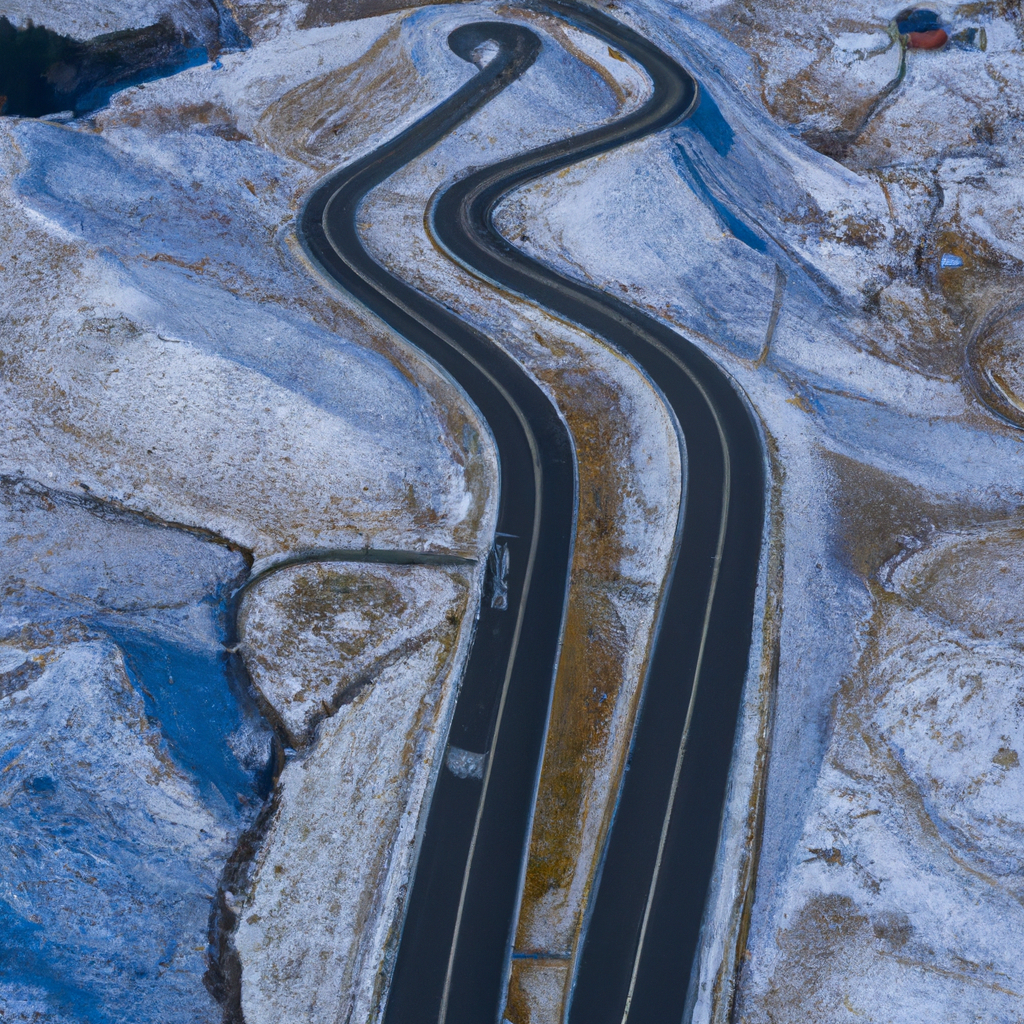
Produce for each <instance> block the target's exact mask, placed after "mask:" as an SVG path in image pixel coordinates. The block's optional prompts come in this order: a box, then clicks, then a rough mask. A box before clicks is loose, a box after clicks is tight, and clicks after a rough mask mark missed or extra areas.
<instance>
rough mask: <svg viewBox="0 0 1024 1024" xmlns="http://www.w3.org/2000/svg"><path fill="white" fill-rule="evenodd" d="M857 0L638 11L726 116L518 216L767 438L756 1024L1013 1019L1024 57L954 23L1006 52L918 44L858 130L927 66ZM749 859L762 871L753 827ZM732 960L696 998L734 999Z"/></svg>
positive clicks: (957, 21) (532, 240)
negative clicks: (732, 398) (771, 587)
mask: <svg viewBox="0 0 1024 1024" xmlns="http://www.w3.org/2000/svg"><path fill="white" fill-rule="evenodd" d="M855 6H856V8H857V9H856V10H854V9H852V8H846V7H844V9H843V10H842V11H839V10H837V9H835V8H833V7H831V6H830V5H822V6H816V7H815V8H814V9H813V10H812V9H811V8H810V7H807V8H806V9H805V8H800V9H794V8H793V7H792V6H791V5H788V4H773V3H770V2H769V3H765V4H759V5H757V6H756V7H753V8H749V9H748V8H746V7H742V6H740V5H734V4H689V5H686V11H685V12H684V11H683V10H681V9H680V8H679V7H675V6H669V5H662V4H658V3H654V2H650V3H644V4H636V5H633V6H631V7H629V8H626V6H625V5H620V6H617V8H616V10H617V13H618V14H619V15H620V16H625V17H627V18H629V19H630V20H632V21H633V22H634V23H635V24H637V25H638V26H641V27H643V28H644V29H645V30H646V32H647V34H649V35H650V36H651V37H652V38H656V39H658V40H659V42H660V43H661V45H663V46H665V47H666V49H668V50H669V51H670V52H673V53H674V54H676V56H677V57H678V58H679V59H680V60H681V62H682V63H683V64H684V65H685V66H686V67H688V68H689V69H691V70H692V71H693V72H694V74H695V75H696V77H697V78H698V79H699V81H700V84H701V87H702V90H703V97H702V104H701V108H700V109H699V110H698V111H697V113H696V115H695V117H693V118H691V119H690V120H689V121H688V122H684V123H682V124H681V125H679V126H678V127H677V128H675V129H673V130H671V131H670V132H667V133H665V134H664V135H663V136H661V137H660V138H658V139H654V140H648V141H645V142H640V143H636V144H634V145H632V146H630V147H627V148H625V149H624V150H622V151H621V152H619V153H616V154H612V155H610V156H608V157H605V158H603V159H601V160H595V161H591V162H590V163H589V164H584V165H581V166H579V167H578V168H575V169H574V170H573V171H571V172H569V173H568V174H566V175H562V176H560V177H559V178H557V179H552V180H547V181H544V182H541V183H538V184H537V185H535V186H531V187H530V188H527V189H524V190H523V191H522V192H521V193H519V194H518V195H517V196H516V197H514V198H513V199H512V200H510V201H509V202H508V203H507V204H506V206H505V208H504V210H503V211H502V213H501V223H502V227H503V230H504V231H505V232H506V234H507V235H508V237H510V238H513V239H519V241H520V244H522V245H523V247H524V248H527V249H529V251H531V252H532V253H533V254H534V255H536V256H538V257H539V258H541V259H546V260H547V261H548V262H550V263H551V264H552V265H554V266H557V267H559V268H561V269H563V270H565V271H566V272H568V273H571V274H574V275H577V276H580V277H583V278H584V279H589V280H593V281H597V282H600V283H607V284H609V285H612V284H615V285H616V286H617V285H618V284H620V283H622V284H625V285H626V286H627V288H628V289H629V293H630V295H631V297H632V298H633V301H635V302H637V303H638V304H639V305H642V306H644V307H646V308H648V309H650V310H652V311H654V312H655V313H656V314H658V315H661V316H664V317H665V318H667V319H668V320H669V321H670V322H674V323H676V324H678V325H679V326H680V328H681V329H683V330H684V331H685V332H686V333H687V334H688V335H689V336H690V337H692V338H694V339H695V340H697V341H698V342H699V343H701V344H703V345H704V346H705V347H706V349H707V350H708V351H709V352H710V353H712V354H713V355H714V356H715V357H716V358H717V359H719V361H720V362H721V363H722V364H723V365H724V366H725V367H726V368H727V369H728V370H729V371H730V372H731V373H732V374H733V375H734V376H735V377H736V378H737V380H738V381H739V383H740V384H741V385H742V386H743V388H744V389H745V391H746V392H747V394H748V395H749V396H750V398H751V400H752V402H753V403H754V406H755V408H756V409H757V411H758V413H759V414H760V416H761V418H762V422H763V424H764V428H765V430H766V433H767V435H768V438H769V441H770V442H771V447H772V450H773V453H774V458H773V463H774V468H775V476H776V494H777V502H776V506H775V509H774V520H773V523H772V524H771V525H772V529H773V542H774V543H775V545H776V551H777V554H779V556H780V557H781V571H782V579H783V583H782V592H781V602H780V603H781V607H780V608H774V606H773V603H772V602H771V601H769V602H768V605H767V607H768V609H769V611H770V612H772V611H773V608H774V611H773V615H772V619H773V621H770V622H769V623H768V626H769V629H768V630H767V633H766V635H767V636H768V637H769V639H771V636H772V633H773V632H774V631H776V630H777V631H778V633H779V644H780V648H779V660H778V676H777V680H776V681H775V686H776V689H775V704H774V727H773V731H772V732H771V734H770V735H769V736H766V737H765V742H764V743H763V744H762V750H763V756H764V757H765V758H766V759H767V763H768V765H769V769H768V774H767V788H766V795H765V806H764V826H763V837H762V844H761V849H760V864H759V870H758V873H757V877H756V890H755V889H754V887H753V886H750V887H749V888H748V890H747V892H746V893H744V892H743V890H742V887H740V888H737V887H735V882H734V880H731V879H728V878H725V877H724V876H723V878H722V879H721V885H722V890H721V892H720V893H719V894H718V895H719V899H718V902H717V903H716V904H715V907H716V914H717V917H716V918H715V919H714V920H712V921H710V922H709V924H710V925H712V926H713V927H711V928H710V929H709V934H713V933H715V932H716V929H718V933H717V936H716V938H715V941H717V942H719V943H724V952H725V955H726V960H727V962H728V961H730V960H731V957H732V956H733V955H735V954H732V953H731V952H730V950H729V944H730V942H732V943H734V942H735V941H736V936H737V935H741V934H742V927H741V926H742V922H743V907H744V904H745V903H746V906H747V911H748V912H749V914H750V918H749V921H750V931H749V936H748V937H747V940H746V946H745V949H744V948H741V949H739V950H738V953H740V954H741V956H740V958H739V961H738V962H739V963H741V964H742V983H741V986H740V991H739V999H738V1003H737V1011H736V1012H737V1013H738V1014H739V1017H740V1019H743V1020H746V1021H750V1022H754V1021H769V1020H770V1021H798V1020H815V1021H846V1020H850V1021H852V1020H855V1019H858V1018H860V1017H863V1016H866V1017H867V1018H868V1019H874V1020H893V1021H898V1020H899V1021H902V1020H917V1019H922V1018H923V1017H927V1018H929V1019H932V1018H936V1019H944V1020H974V1019H986V1020H1001V1021H1003V1020H1005V1021H1010V1020H1015V1019H1017V1011H1016V1010H1015V1009H1014V1007H1015V1006H1016V1005H1017V1004H1018V1003H1019V998H1020V996H1019V993H1021V992H1024V977H1022V974H1021V970H1020V966H1019V957H1017V956H1016V953H1015V951H1016V949H1017V948H1018V945H1019V941H1020V934H1021V928H1022V927H1024V915H1022V914H1021V913H1020V912H1019V906H1020V903H1019V895H1018V892H1017V881H1016V876H1015V872H1016V868H1015V864H1016V859H1015V858H1017V857H1019V856H1020V854H1021V852H1022V849H1024V848H1022V846H1021V825H1020V822H1019V821H1018V820H1017V814H1016V812H1015V811H1013V810H1012V808H1013V807H1014V806H1016V801H1015V796H1014V794H1015V793H1016V788H1017V783H1016V782H1015V781H1014V780H1015V779H1016V772H1017V767H1016V766H1017V751H1018V749H1019V747H1020V743H1021V725H1022V723H1021V722H1020V720H1019V712H1018V710H1017V708H1018V702H1019V685H1020V684H1019V679H1020V672H1021V644H1022V642H1024V637H1022V635H1021V633H1020V631H1019V628H1017V627H1016V626H1015V625H1014V622H1015V620H1014V619H1013V616H1011V615H1008V614H1007V612H1006V611H1005V609H1006V608H1007V607H1009V606H1012V602H1013V599H1012V598H1009V599H1007V598H1006V597H1005V596H1003V595H1005V594H1008V593H1012V592H1013V587H1014V585H1015V584H1014V582H1013V581H1014V580H1015V579H1016V576H1015V573H1016V567H1015V564H1016V561H1017V560H1019V557H1020V550H1021V549H1020V535H1019V530H1018V525H1017V524H1018V523H1019V515H1020V512H1019V510H1020V507H1021V501H1022V498H1024V494H1022V490H1021V485H1020V480H1021V469H1022V468H1024V467H1022V465H1021V455H1022V453H1021V444H1020V436H1019V434H1018V432H1017V431H1016V430H1015V429H1013V428H1011V427H1010V426H1009V425H1008V424H1007V423H1006V421H1005V420H1002V419H1000V418H999V417H998V416H996V415H994V414H993V411H991V409H990V408H989V407H987V406H986V405H985V404H984V401H983V399H984V400H985V401H989V402H990V404H991V405H992V406H994V407H995V410H996V411H998V412H1010V413H1012V412H1013V410H1014V409H1015V408H1016V406H1015V404H1014V403H1015V402H1016V401H1019V399H1017V398H1016V397H1015V393H1014V392H1013V386H1014V384H1015V383H1016V381H1017V380H1018V379H1019V378H1018V377H1016V376H1014V375H1013V374H1014V373H1016V371H1014V370H1010V369H1008V368H1009V367H1012V366H1013V356H1014V354H1015V353H1016V352H1017V351H1018V350H1019V348H1018V347H1015V346H1019V343H1018V342H1017V340H1016V339H1017V336H1018V335H1017V332H1016V331H1015V330H1011V329H1008V327H1007V325H1008V324H1010V323H1012V316H1013V314H1012V313H1011V312H1010V311H1011V310H1014V309H1015V307H1016V305H1017V303H1018V302H1019V298H1018V291H1017V285H1016V282H1015V269H1014V268H1017V267H1019V257H1018V255H1017V252H1018V246H1019V245H1020V241H1021V234H1020V230H1021V229H1020V224H1021V221H1020V218H1019V216H1018V214H1019V210H1020V197H1021V195H1022V194H1024V189H1022V176H1021V172H1020V144H1019V140H1020V121H1019V115H1018V113H1017V110H1016V106H1015V104H1016V103H1017V100H1016V98H1015V97H1016V96H1018V95H1019V87H1015V86H1014V85H1013V83H1015V82H1017V81H1019V77H1020V75H1021V73H1022V64H1021V43H1020V39H1019V37H1018V35H1017V31H1016V27H1015V23H1014V21H1013V17H1012V15H1005V14H1004V15H1000V14H999V12H997V11H995V10H989V9H987V8H985V9H980V8H979V9H974V8H971V9H970V10H969V9H967V8H963V9H961V10H960V11H959V12H954V11H952V10H949V11H946V10H943V13H944V15H945V16H946V17H947V19H949V21H948V22H947V23H950V22H952V24H951V25H950V31H951V34H954V35H955V32H960V31H962V30H963V29H966V28H969V27H970V26H972V25H973V26H976V27H978V28H981V27H984V28H985V29H986V33H985V41H986V47H987V48H986V49H985V50H982V49H980V47H979V46H978V45H967V44H966V43H965V42H959V43H955V44H953V45H951V46H950V48H949V49H947V50H945V51H940V52H937V53H924V52H910V53H908V54H907V71H906V76H905V78H904V80H903V81H902V82H901V83H900V84H899V87H898V88H896V89H894V90H893V91H892V92H891V93H889V94H888V95H887V96H886V97H883V100H882V101H881V102H880V104H879V105H878V107H877V109H876V111H875V112H874V114H873V116H872V117H871V119H870V120H868V121H867V122H866V123H865V124H864V125H863V126H861V125H860V122H859V121H858V119H857V118H858V114H857V111H858V110H859V111H860V112H861V114H863V113H866V112H867V111H868V110H869V109H870V108H871V106H872V104H873V101H874V99H875V98H877V97H878V95H879V94H880V93H881V92H883V91H884V90H885V89H886V87H887V85H888V83H889V82H890V81H891V80H892V79H893V78H894V77H895V75H896V73H897V71H898V66H899V59H900V54H899V52H898V46H897V45H896V44H893V45H892V46H890V45H888V44H889V38H888V37H887V36H886V35H885V33H886V30H887V27H888V21H889V19H890V18H891V17H892V16H893V14H894V13H895V12H894V11H891V10H889V9H888V8H883V7H881V6H880V5H878V4H871V3H862V4H859V5H855ZM954 30H955V32H954ZM855 36H856V38H854V37H855ZM862 37H863V38H862ZM976 38H978V37H977V35H976ZM855 43H856V45H854V44H855ZM876 44H877V45H876ZM741 47H746V49H743V48H741ZM986 126H988V127H986ZM854 127H857V128H858V129H859V130H858V131H857V132H854V131H853V128H854ZM798 133H802V134H803V138H800V136H799V134H798ZM827 133H832V137H831V138H828V137H826V135H827ZM843 133H845V134H843ZM837 139H838V142H837ZM808 142H813V143H814V145H816V146H818V147H819V148H820V149H823V150H826V151H827V152H828V153H830V154H831V155H825V154H824V153H823V154H819V153H818V152H817V151H815V149H814V148H812V146H811V145H809V144H808ZM839 143H842V145H841V146H840V145H839ZM835 156H841V157H842V158H843V160H844V161H845V163H840V162H837V161H836V160H835V159H833V157H835ZM610 237H614V238H615V239H616V245H615V246H609V245H608V244H607V242H606V239H608V238H610ZM943 255H946V256H947V259H946V260H945V261H944V260H943V259H942V257H943ZM950 257H956V259H950ZM958 261H959V263H958ZM979 337H981V340H982V343H981V344H979V343H978V338H979ZM969 351H971V352H973V353H975V354H974V355H973V356H972V357H970V360H969ZM985 360H987V362H985ZM969 361H973V363H974V365H973V366H972V369H973V370H974V373H975V377H974V378H972V376H971V375H970V374H968V373H967V372H966V369H967V366H968V364H969ZM979 363H981V364H982V365H981V367H980V369H981V370H982V371H983V372H984V371H985V370H986V368H987V367H991V368H992V369H989V370H988V371H987V372H988V374H989V388H990V391H992V390H994V389H995V388H994V385H999V386H1001V388H1002V392H1001V394H1002V399H1001V401H1002V403H1003V404H1002V406H1001V407H1000V405H999V404H998V402H997V401H995V400H992V399H991V397H990V396H989V395H985V394H984V391H983V390H980V391H979V389H976V387H975V384H974V380H975V379H976V377H977V373H978V364H979ZM1000 370H1002V371H1003V372H1002V373H1000V372H999V371H1000ZM993 375H994V376H993ZM1007 392H1008V394H1007ZM979 393H980V394H981V398H979ZM1018 415H1019V413H1018ZM1011 552H1012V554H1011ZM894 559H895V560H896V562H898V563H899V564H898V566H897V565H896V563H894V561H893V560H894ZM918 581H920V582H918ZM766 664H768V665H770V659H769V660H768V661H767V662H766ZM754 682H755V680H754V679H752V680H751V684H752V685H751V687H750V695H751V700H752V701H753V699H754V698H755V696H756V694H757V693H758V690H757V688H756V687H754V685H753V683H754ZM756 738H757V735H756V730H754V729H753V727H751V730H750V731H749V733H748V734H746V735H745V736H744V737H741V741H742V742H741V748H740V749H741V753H743V755H744V759H743V761H742V763H743V764H746V765H747V766H748V768H749V769H750V770H752V771H753V770H755V769H756V766H757V764H758V759H757V744H756V743H755V742H754V741H755V740H756ZM739 795H740V796H742V797H744V799H742V800H739V801H737V802H736V803H734V811H735V814H734V816H733V817H731V818H730V827H731V828H733V829H735V830H736V834H740V835H742V834H743V830H744V829H745V828H746V827H748V824H749V822H748V819H747V813H746V806H745V805H746V799H745V797H746V796H747V795H749V793H747V794H743V793H740V794H739ZM723 852H724V853H725V854H728V855H731V856H733V857H734V858H735V859H736V863H737V865H739V866H741V867H742V857H741V856H740V853H739V852H738V851H737V849H736V848H735V845H734V844H732V843H731V842H730V840H729V837H726V841H725V845H724V846H723ZM751 898H752V900H753V902H752V906H751V905H750V903H749V902H748V901H749V900H750V899H751ZM730 901H732V902H731V903H730ZM1015 907H1016V908H1018V909H1016V910H1015V909H1014V908H1015ZM730 908H731V909H730ZM730 915H731V917H730ZM729 920H732V922H733V923H734V931H733V932H732V935H731V937H730V935H728V934H724V935H723V934H722V932H721V929H722V928H723V923H726V924H727V923H728V921H729ZM727 930H728V929H727V928H726V931H727ZM717 948H718V949H719V950H722V948H723V947H722V945H719V946H718V947H717ZM716 968H717V964H716V963H714V962H712V963H707V964H705V965H704V973H703V976H702V980H703V983H704V987H703V990H702V997H701V998H702V1000H703V1001H702V1002H701V1003H700V1004H699V1007H700V1010H701V1012H717V1013H718V1014H720V1015H721V1014H725V1015H727V1014H728V1004H729V1000H728V998H726V999H724V1000H723V999H720V998H719V1001H718V1005H717V1011H713V1010H712V1008H711V1001H712V995H713V990H714V986H715V983H716V981H717V982H719V983H720V982H721V981H722V980H723V979H722V978H720V977H717V978H716ZM724 980H725V981H726V983H727V984H726V994H728V978H727V977H726V978H725V979H724ZM721 1019H723V1020H724V1019H725V1017H724V1016H723V1017H721Z"/></svg>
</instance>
